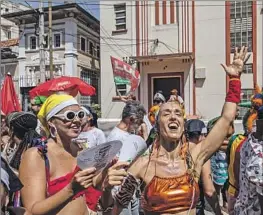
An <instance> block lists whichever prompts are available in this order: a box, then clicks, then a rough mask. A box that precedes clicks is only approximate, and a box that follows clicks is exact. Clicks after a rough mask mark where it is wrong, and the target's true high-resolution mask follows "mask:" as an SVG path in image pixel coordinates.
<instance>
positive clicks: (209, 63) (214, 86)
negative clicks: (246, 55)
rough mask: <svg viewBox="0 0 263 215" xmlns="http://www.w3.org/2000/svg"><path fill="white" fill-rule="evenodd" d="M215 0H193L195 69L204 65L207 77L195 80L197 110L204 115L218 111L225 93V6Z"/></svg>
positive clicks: (211, 116)
mask: <svg viewBox="0 0 263 215" xmlns="http://www.w3.org/2000/svg"><path fill="white" fill-rule="evenodd" d="M222 3H223V2H221V3H220V4H218V2H217V1H215V2H213V1H209V2H207V1H196V2H195V4H196V8H195V14H196V16H195V31H196V69H198V68H206V79H205V80H204V81H197V86H196V107H197V110H196V113H197V114H198V115H201V116H202V117H203V118H204V119H211V118H213V117H215V116H217V115H220V113H221V109H222V106H223V103H224V99H225V95H226V76H225V72H224V70H223V69H222V68H221V66H220V63H225V7H224V6H221V7H219V6H215V7H213V6H202V5H213V4H214V5H224V4H222Z"/></svg>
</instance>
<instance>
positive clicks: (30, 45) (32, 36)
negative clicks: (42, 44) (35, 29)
mask: <svg viewBox="0 0 263 215" xmlns="http://www.w3.org/2000/svg"><path fill="white" fill-rule="evenodd" d="M31 38H35V40H36V48H35V49H33V48H32V44H31ZM38 48H39V47H38V44H37V36H35V35H29V36H28V50H33V51H35V50H38Z"/></svg>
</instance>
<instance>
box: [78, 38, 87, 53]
mask: <svg viewBox="0 0 263 215" xmlns="http://www.w3.org/2000/svg"><path fill="white" fill-rule="evenodd" d="M82 39H84V41H85V45H84V47H85V50H82ZM79 49H80V51H83V52H86V51H87V38H86V37H83V36H80V47H79Z"/></svg>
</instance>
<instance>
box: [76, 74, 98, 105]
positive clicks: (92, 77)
mask: <svg viewBox="0 0 263 215" xmlns="http://www.w3.org/2000/svg"><path fill="white" fill-rule="evenodd" d="M80 78H81V79H82V80H83V81H85V82H87V83H88V84H90V85H91V86H93V87H94V88H95V89H96V92H99V81H100V74H99V72H96V71H92V70H89V69H83V70H82V71H81V72H80ZM80 104H81V105H92V104H99V93H96V95H94V96H81V97H80Z"/></svg>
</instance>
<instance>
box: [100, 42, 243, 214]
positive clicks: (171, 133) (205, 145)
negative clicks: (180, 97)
mask: <svg viewBox="0 0 263 215" xmlns="http://www.w3.org/2000/svg"><path fill="white" fill-rule="evenodd" d="M246 54H247V48H245V47H242V48H241V49H240V50H238V49H237V48H236V50H235V54H234V60H233V63H232V64H231V65H229V66H225V65H222V66H223V68H224V70H225V72H226V73H227V75H228V76H229V78H230V80H229V90H228V93H227V95H226V101H225V104H224V107H223V110H222V115H221V117H220V119H219V120H218V121H217V123H216V124H215V126H214V127H213V129H212V130H211V131H210V133H209V134H208V136H207V137H206V138H205V139H204V140H203V141H202V142H200V143H199V144H197V145H193V144H192V145H190V144H189V143H188V142H187V140H186V138H185V134H184V132H185V131H184V122H185V121H184V112H183V110H184V109H183V107H182V106H181V105H180V103H179V102H178V101H170V102H167V103H164V104H163V105H162V106H161V107H160V111H159V113H158V119H157V129H158V137H157V138H156V141H155V143H154V147H153V150H152V152H151V154H150V155H147V156H143V157H139V158H138V159H137V160H136V161H135V162H134V163H132V164H131V165H130V163H127V162H117V163H116V164H115V165H113V166H112V167H111V168H110V169H109V170H108V172H107V176H106V178H105V180H104V183H103V190H104V192H103V196H102V199H101V206H102V208H103V209H104V211H107V212H110V211H111V210H112V211H111V212H112V213H114V214H118V213H120V212H121V211H123V209H124V208H127V207H128V205H129V203H130V201H131V199H132V197H133V194H134V192H135V191H136V189H137V188H138V186H139V185H140V184H139V183H138V180H142V181H143V182H144V184H145V185H146V186H145V188H144V192H143V194H142V207H143V209H144V212H145V214H180V215H188V214H195V213H196V204H197V202H198V197H199V192H200V191H199V187H198V181H199V178H200V174H201V169H202V166H203V165H204V164H205V162H206V161H207V160H208V159H209V158H210V157H211V155H212V154H213V153H214V152H216V151H217V150H218V148H219V147H220V146H221V144H222V143H223V141H224V139H225V137H226V135H227V133H228V129H229V127H230V126H231V124H232V123H233V121H234V120H235V116H236V110H237V104H238V103H239V102H240V93H241V81H240V75H241V72H242V70H243V65H244V62H245V58H246ZM126 169H127V171H126ZM113 186H120V188H119V189H118V192H117V193H116V194H115V195H114V198H112V192H111V190H112V187H113Z"/></svg>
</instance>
